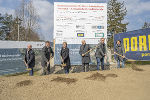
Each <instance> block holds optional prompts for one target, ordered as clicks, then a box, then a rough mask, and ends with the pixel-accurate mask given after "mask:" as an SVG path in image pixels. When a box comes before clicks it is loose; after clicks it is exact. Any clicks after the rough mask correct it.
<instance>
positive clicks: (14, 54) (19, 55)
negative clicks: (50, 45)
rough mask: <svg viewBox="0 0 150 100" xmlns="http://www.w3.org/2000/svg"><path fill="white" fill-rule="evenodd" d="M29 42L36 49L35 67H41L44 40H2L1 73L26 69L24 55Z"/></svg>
mask: <svg viewBox="0 0 150 100" xmlns="http://www.w3.org/2000/svg"><path fill="white" fill-rule="evenodd" d="M28 44H31V45H32V48H33V49H34V51H35V56H36V58H35V59H36V65H35V67H36V68H37V67H40V65H41V64H40V62H41V48H42V47H43V46H44V45H45V43H44V42H25V41H0V75H4V74H13V73H19V72H24V71H26V67H25V64H24V55H25V50H26V48H27V45H28Z"/></svg>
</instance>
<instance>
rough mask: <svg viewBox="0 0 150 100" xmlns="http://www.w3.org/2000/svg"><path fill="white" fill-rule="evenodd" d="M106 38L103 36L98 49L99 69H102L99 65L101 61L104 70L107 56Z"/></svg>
mask: <svg viewBox="0 0 150 100" xmlns="http://www.w3.org/2000/svg"><path fill="white" fill-rule="evenodd" d="M104 42H105V39H104V38H101V40H100V43H99V44H98V47H97V49H96V53H95V56H96V60H97V70H100V68H99V66H100V63H101V69H102V70H104V57H105V56H106V45H105V43H104Z"/></svg>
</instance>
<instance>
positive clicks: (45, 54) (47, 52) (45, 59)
mask: <svg viewBox="0 0 150 100" xmlns="http://www.w3.org/2000/svg"><path fill="white" fill-rule="evenodd" d="M53 56H54V52H53V50H52V48H51V47H50V42H49V41H46V42H45V46H44V47H43V48H42V60H41V65H42V68H43V73H42V75H48V74H50V59H51V57H53Z"/></svg>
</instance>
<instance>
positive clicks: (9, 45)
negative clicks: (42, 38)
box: [0, 41, 45, 49]
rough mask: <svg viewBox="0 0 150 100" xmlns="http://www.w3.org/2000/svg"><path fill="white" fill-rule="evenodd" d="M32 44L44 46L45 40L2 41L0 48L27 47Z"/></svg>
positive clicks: (35, 46)
mask: <svg viewBox="0 0 150 100" xmlns="http://www.w3.org/2000/svg"><path fill="white" fill-rule="evenodd" d="M28 44H31V45H32V48H42V47H43V46H44V45H45V43H44V42H26V41H0V48H3V49H4V48H27V45H28Z"/></svg>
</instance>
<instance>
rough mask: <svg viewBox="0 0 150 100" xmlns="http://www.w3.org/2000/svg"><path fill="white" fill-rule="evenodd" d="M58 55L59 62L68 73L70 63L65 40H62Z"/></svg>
mask: <svg viewBox="0 0 150 100" xmlns="http://www.w3.org/2000/svg"><path fill="white" fill-rule="evenodd" d="M60 56H61V60H62V61H61V63H62V65H63V66H62V67H63V68H64V71H65V73H66V74H68V73H69V69H70V68H71V65H70V57H69V48H68V47H67V42H63V46H62V48H61V52H60Z"/></svg>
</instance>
